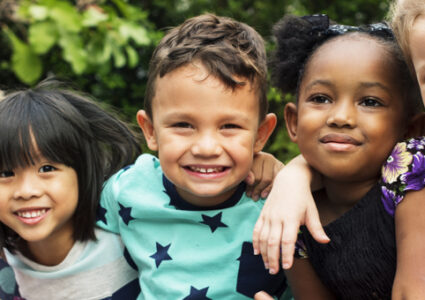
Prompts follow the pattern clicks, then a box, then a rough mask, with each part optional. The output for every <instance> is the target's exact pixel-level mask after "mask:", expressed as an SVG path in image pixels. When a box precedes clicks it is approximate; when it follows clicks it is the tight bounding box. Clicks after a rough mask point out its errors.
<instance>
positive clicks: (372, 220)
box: [301, 185, 396, 300]
mask: <svg viewBox="0 0 425 300" xmlns="http://www.w3.org/2000/svg"><path fill="white" fill-rule="evenodd" d="M325 231H326V233H327V234H328V236H329V237H330V239H331V242H330V243H328V244H319V243H317V242H316V241H315V240H314V239H313V237H312V236H311V235H310V233H309V232H308V230H307V229H306V228H305V227H304V226H303V228H302V232H303V233H302V237H301V238H302V240H303V242H304V244H305V247H306V250H307V253H308V257H309V259H310V262H311V264H312V265H313V267H314V269H315V271H316V273H317V274H318V275H319V277H320V279H321V280H322V282H323V283H324V284H325V285H326V286H327V287H328V288H329V289H330V290H331V291H332V292H333V293H334V294H335V296H337V298H338V299H356V300H358V299H391V289H392V285H393V281H394V276H395V270H396V244H395V226H394V218H393V217H392V216H390V215H389V214H388V213H387V212H386V210H385V208H384V206H383V204H382V201H381V191H380V187H379V186H378V185H376V186H374V187H373V188H372V189H371V190H370V191H369V192H368V193H367V194H366V195H365V196H364V197H363V198H362V199H361V200H360V201H359V202H358V203H357V204H356V205H355V206H354V207H353V208H352V209H350V210H349V211H348V212H346V213H345V214H344V215H342V216H341V217H340V218H338V219H336V220H335V221H333V222H331V223H329V224H328V225H327V226H325Z"/></svg>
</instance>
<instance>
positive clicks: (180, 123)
mask: <svg viewBox="0 0 425 300" xmlns="http://www.w3.org/2000/svg"><path fill="white" fill-rule="evenodd" d="M172 127H178V128H192V125H190V124H189V123H187V122H178V123H174V124H173V125H172Z"/></svg>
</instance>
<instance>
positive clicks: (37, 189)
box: [13, 172, 42, 200]
mask: <svg viewBox="0 0 425 300" xmlns="http://www.w3.org/2000/svg"><path fill="white" fill-rule="evenodd" d="M24 173H25V174H22V175H20V176H19V178H17V182H16V188H15V191H14V194H13V196H14V198H15V199H21V200H29V199H31V198H33V197H40V196H41V194H42V184H41V182H40V181H39V180H37V176H36V175H35V174H30V173H29V172H28V173H26V172H24Z"/></svg>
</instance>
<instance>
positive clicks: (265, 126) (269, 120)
mask: <svg viewBox="0 0 425 300" xmlns="http://www.w3.org/2000/svg"><path fill="white" fill-rule="evenodd" d="M276 122H277V118H276V115H275V114H273V113H270V114H267V115H266V118H265V119H264V121H263V122H261V124H260V126H259V127H258V131H257V138H256V140H255V144H254V152H255V153H257V152H260V151H261V150H262V149H263V147H264V145H265V144H266V142H267V140H268V139H269V137H270V135H271V134H272V132H273V130H274V128H275V127H276Z"/></svg>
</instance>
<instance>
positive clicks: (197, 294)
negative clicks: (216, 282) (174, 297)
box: [183, 286, 212, 300]
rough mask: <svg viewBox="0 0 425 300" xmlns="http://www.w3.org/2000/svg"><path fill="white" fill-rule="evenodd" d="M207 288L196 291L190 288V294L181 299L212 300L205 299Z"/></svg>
mask: <svg viewBox="0 0 425 300" xmlns="http://www.w3.org/2000/svg"><path fill="white" fill-rule="evenodd" d="M208 288H209V287H206V288H203V289H200V290H198V289H197V288H195V287H193V286H190V294H189V295H188V296H186V298H183V300H212V299H211V298H208V297H207V292H208Z"/></svg>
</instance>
